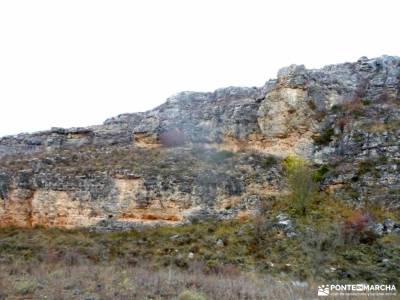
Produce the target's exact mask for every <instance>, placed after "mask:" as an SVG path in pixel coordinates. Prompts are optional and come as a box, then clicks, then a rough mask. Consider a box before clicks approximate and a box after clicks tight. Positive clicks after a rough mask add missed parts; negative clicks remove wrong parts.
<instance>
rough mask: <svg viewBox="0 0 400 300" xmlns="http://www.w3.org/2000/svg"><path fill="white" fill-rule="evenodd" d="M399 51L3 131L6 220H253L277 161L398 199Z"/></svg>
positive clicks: (388, 201) (0, 216) (353, 189)
mask: <svg viewBox="0 0 400 300" xmlns="http://www.w3.org/2000/svg"><path fill="white" fill-rule="evenodd" d="M399 137H400V58H399V57H390V56H382V57H379V58H375V59H368V58H365V57H363V58H361V59H360V60H358V61H357V62H355V63H344V64H338V65H331V66H326V67H324V68H322V69H319V70H308V69H306V68H305V67H304V66H302V65H300V66H298V65H292V66H289V67H287V68H283V69H281V70H280V71H279V72H278V77H277V79H274V80H269V81H268V82H266V84H265V85H264V86H262V87H252V88H242V87H228V88H223V89H218V90H216V91H215V92H211V93H198V92H182V93H179V94H177V95H174V96H172V97H170V98H168V99H167V101H166V102H165V103H164V104H162V105H160V106H159V107H157V108H155V109H153V110H151V111H147V112H144V113H133V114H123V115H119V116H117V117H114V118H111V119H108V120H106V121H105V122H104V124H103V125H97V126H92V127H88V128H71V129H61V128H53V129H51V130H49V131H45V132H38V133H33V134H20V135H17V136H10V137H4V138H2V139H0V198H1V200H0V204H1V205H0V226H9V225H17V226H29V227H30V226H35V225H44V226H60V227H75V226H94V227H97V228H110V229H119V228H120V229H123V228H131V227H135V226H140V225H141V224H179V223H183V222H193V221H194V220H196V219H199V218H200V219H204V218H214V219H215V218H216V219H223V218H231V217H245V216H246V215H248V214H251V213H253V212H254V211H256V210H257V208H258V206H259V203H260V201H261V200H263V199H264V200H265V199H268V197H274V196H275V195H278V194H279V193H284V192H285V180H284V178H283V176H282V168H281V166H280V163H279V162H280V160H281V159H282V158H284V157H286V156H288V155H298V156H302V157H304V158H305V159H308V160H310V161H311V162H312V163H313V164H314V166H315V168H318V167H319V168H322V169H323V170H324V174H323V175H324V176H323V178H322V180H321V181H320V188H321V189H323V190H326V191H327V192H330V193H332V194H334V195H336V197H338V198H340V199H341V200H344V201H355V202H358V203H360V205H362V203H365V202H366V201H368V202H371V201H372V202H376V203H378V204H379V205H388V206H390V207H392V208H394V209H397V208H398V207H399V204H400V172H399V168H400V151H399V144H400V142H399V141H400V139H399Z"/></svg>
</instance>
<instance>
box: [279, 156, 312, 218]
mask: <svg viewBox="0 0 400 300" xmlns="http://www.w3.org/2000/svg"><path fill="white" fill-rule="evenodd" d="M283 167H284V170H285V172H286V175H287V180H288V185H289V190H290V195H289V201H290V205H291V206H292V208H294V210H295V212H296V214H298V215H300V216H304V215H305V214H306V212H307V208H308V207H309V206H310V205H311V203H312V202H313V200H314V199H315V198H316V197H317V195H318V187H317V184H316V183H315V181H314V180H313V176H312V171H311V169H310V167H309V166H308V164H307V163H306V162H305V161H304V160H302V159H301V158H298V157H295V156H289V157H287V158H286V159H285V160H284V161H283Z"/></svg>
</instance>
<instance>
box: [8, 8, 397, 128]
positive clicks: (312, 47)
mask: <svg viewBox="0 0 400 300" xmlns="http://www.w3.org/2000/svg"><path fill="white" fill-rule="evenodd" d="M399 3H400V1H398V0H393V1H391V0H379V1H372V0H371V1H365V0H364V1H356V0H354V1H351V0H346V1H340V0H334V1H329V0H325V1H321V0H315V1H312V0H304V1H300V0H293V1H289V0H285V1H283V0H276V1H265V0H260V1H255V0H254V1H252V0H243V1H235V0H229V1H228V0H226V1H224V0H198V1H191V0H168V1H166V0H160V1H156V0H142V1H123V0H116V1H111V0H109V1H102V0H94V1H89V0H68V1H59V0H49V1H42V0H35V1H32V0H26V1H23V0H15V1H12V0H8V1H7V0H3V1H0V103H1V110H0V112H1V115H0V135H6V134H15V133H19V132H31V131H36V130H43V129H48V128H50V127H53V126H61V127H71V126H85V125H94V124H100V123H102V122H103V121H104V119H106V118H108V117H111V116H114V115H117V114H120V113H125V112H135V111H143V110H147V109H150V108H153V107H155V106H156V105H158V104H161V103H162V102H163V101H164V100H165V99H166V98H167V97H168V96H170V95H172V94H174V93H176V92H179V91H182V90H196V91H211V90H214V89H216V88H218V87H224V86H230V85H239V86H261V85H263V84H264V82H265V81H266V80H268V79H269V78H273V77H275V76H276V73H277V71H278V69H279V68H281V67H283V66H286V65H289V64H292V63H297V64H305V65H306V66H307V67H308V68H316V67H321V66H323V65H326V64H332V63H339V62H345V61H354V60H357V59H358V58H359V57H360V56H363V55H365V56H368V57H374V56H380V55H382V54H389V55H400V39H399V28H400V18H399V11H400V4H399Z"/></svg>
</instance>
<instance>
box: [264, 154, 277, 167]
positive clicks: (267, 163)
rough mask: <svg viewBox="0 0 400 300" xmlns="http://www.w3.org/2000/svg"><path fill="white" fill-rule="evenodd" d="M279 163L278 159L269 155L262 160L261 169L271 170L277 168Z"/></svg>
mask: <svg viewBox="0 0 400 300" xmlns="http://www.w3.org/2000/svg"><path fill="white" fill-rule="evenodd" d="M277 163H278V160H277V159H276V157H275V156H273V155H269V156H267V157H265V158H264V159H262V160H261V163H260V164H261V167H263V168H264V169H269V168H271V167H272V166H275V165H276V164H277Z"/></svg>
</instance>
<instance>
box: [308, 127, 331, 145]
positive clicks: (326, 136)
mask: <svg viewBox="0 0 400 300" xmlns="http://www.w3.org/2000/svg"><path fill="white" fill-rule="evenodd" d="M333 135H334V130H333V128H326V129H324V130H323V131H322V132H321V133H320V135H316V136H314V137H313V139H314V142H315V143H316V144H317V145H320V146H323V145H328V144H329V143H330V142H331V141H332V137H333Z"/></svg>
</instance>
